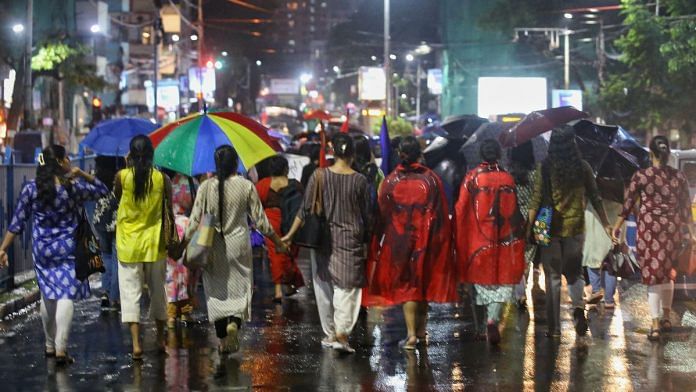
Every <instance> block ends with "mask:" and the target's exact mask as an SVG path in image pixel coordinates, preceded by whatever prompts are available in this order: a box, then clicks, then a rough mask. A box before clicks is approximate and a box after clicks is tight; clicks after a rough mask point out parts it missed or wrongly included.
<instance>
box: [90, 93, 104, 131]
mask: <svg viewBox="0 0 696 392" xmlns="http://www.w3.org/2000/svg"><path fill="white" fill-rule="evenodd" d="M102 117H103V114H102V101H101V99H100V98H99V97H94V98H92V124H93V125H97V124H98V123H99V122H101V120H102Z"/></svg>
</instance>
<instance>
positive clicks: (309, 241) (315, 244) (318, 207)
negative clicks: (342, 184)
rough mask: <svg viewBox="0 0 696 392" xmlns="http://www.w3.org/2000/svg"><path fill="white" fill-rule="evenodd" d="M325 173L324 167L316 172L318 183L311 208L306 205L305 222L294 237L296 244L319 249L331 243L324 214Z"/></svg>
mask: <svg viewBox="0 0 696 392" xmlns="http://www.w3.org/2000/svg"><path fill="white" fill-rule="evenodd" d="M324 175H325V173H324V169H317V171H316V174H315V176H316V178H315V181H316V185H315V186H314V192H313V193H312V203H311V204H310V206H309V208H307V207H305V214H304V224H303V225H302V228H300V230H299V231H298V232H297V233H296V234H295V237H294V238H293V242H294V243H295V245H298V246H302V247H305V248H312V249H318V248H322V247H325V246H326V245H328V244H330V243H331V233H330V231H329V224H328V222H327V221H326V216H325V215H324V204H323V189H322V188H323V183H324Z"/></svg>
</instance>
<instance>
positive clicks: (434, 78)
mask: <svg viewBox="0 0 696 392" xmlns="http://www.w3.org/2000/svg"><path fill="white" fill-rule="evenodd" d="M428 91H429V92H430V94H432V95H440V94H442V69H440V68H432V69H429V70H428Z"/></svg>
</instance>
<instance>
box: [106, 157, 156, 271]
mask: <svg viewBox="0 0 696 392" xmlns="http://www.w3.org/2000/svg"><path fill="white" fill-rule="evenodd" d="M118 176H119V180H120V181H121V188H122V190H123V192H122V195H121V201H120V203H119V206H118V215H117V218H116V251H117V254H118V259H119V261H121V262H124V263H142V262H154V261H159V260H163V259H164V258H165V257H166V250H165V249H164V244H160V242H161V241H160V232H161V231H162V197H163V195H164V182H163V180H164V177H163V175H162V173H160V172H159V171H157V170H154V169H153V170H152V175H151V180H152V187H151V188H150V192H149V193H148V194H147V196H146V197H145V199H144V200H141V201H139V202H136V201H135V198H134V197H133V194H134V192H135V182H134V174H133V170H131V169H124V170H121V171H120V172H119V173H118Z"/></svg>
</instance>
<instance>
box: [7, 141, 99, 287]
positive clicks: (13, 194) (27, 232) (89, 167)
mask: <svg viewBox="0 0 696 392" xmlns="http://www.w3.org/2000/svg"><path fill="white" fill-rule="evenodd" d="M6 154H10V158H8V159H6V160H5V162H3V163H2V164H0V233H2V234H0V235H4V233H5V231H6V230H7V227H8V226H9V225H10V222H11V221H12V217H13V215H14V209H15V207H16V202H17V199H18V198H19V195H20V193H21V192H22V188H23V187H24V184H26V183H27V182H29V181H31V180H33V179H34V177H35V176H36V164H15V163H13V159H11V154H12V151H11V150H9V149H8V151H7V152H6ZM72 159H73V165H78V166H79V167H80V168H82V169H83V170H85V171H88V172H93V171H94V166H95V157H94V156H85V155H83V154H81V155H79V156H77V157H73V158H72ZM31 233H32V227H31V219H29V220H28V221H27V225H26V227H25V228H24V231H23V232H22V233H21V234H20V235H18V236H17V238H16V239H15V241H14V243H13V244H12V246H11V247H10V249H8V255H9V257H10V265H9V266H8V268H3V269H0V292H2V291H4V290H10V289H12V288H14V287H15V286H16V285H19V284H22V283H24V282H26V281H27V280H29V279H33V278H34V276H35V274H34V263H33V258H32V252H31Z"/></svg>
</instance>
